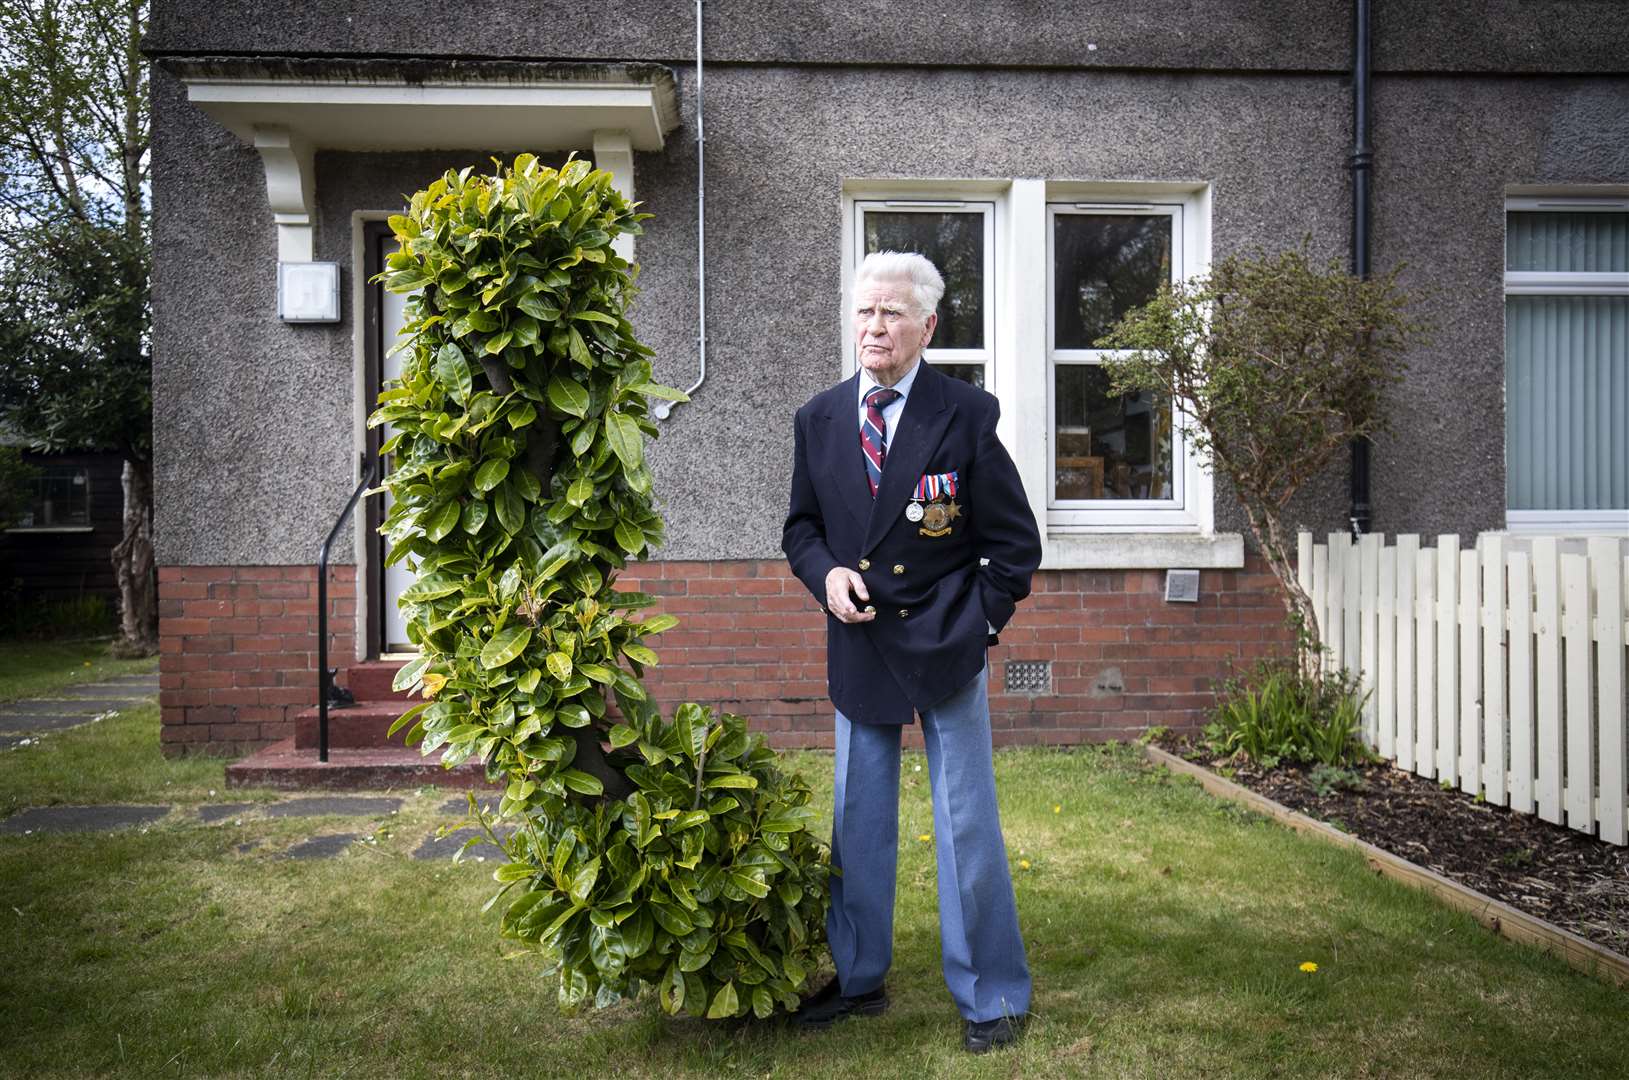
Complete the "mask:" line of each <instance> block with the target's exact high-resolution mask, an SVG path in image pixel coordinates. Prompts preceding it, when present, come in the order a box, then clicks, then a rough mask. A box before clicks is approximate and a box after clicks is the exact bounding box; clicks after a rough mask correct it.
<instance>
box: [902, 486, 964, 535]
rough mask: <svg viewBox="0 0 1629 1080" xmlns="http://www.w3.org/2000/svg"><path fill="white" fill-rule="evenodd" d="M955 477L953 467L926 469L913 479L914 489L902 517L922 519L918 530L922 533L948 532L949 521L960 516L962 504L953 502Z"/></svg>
mask: <svg viewBox="0 0 1629 1080" xmlns="http://www.w3.org/2000/svg"><path fill="white" fill-rule="evenodd" d="M956 479H957V477H956V473H955V472H954V471H952V472H947V473H929V474H927V475H925V476H923V477H922V478H921V479H920V480H918V481H917V482H916V492H915V493H914V494H913V495H912V496H911V504H910V505H909V506H907V507H906V508H905V517H906V519H907V520H909V521H910V522H912V523H913V524H914V523H916V522H918V521H920V522H921V523H922V528H921V529H919V530H917V531H918V532H920V533H921V534H922V535H923V536H945V535H948V534H949V532H950V523H951V522H952V521H954V520H956V519H957V518H958V517H960V516H961V512H962V508H961V507H960V506H958V505H956ZM923 500H927V505H926V506H923V505H922V502H923Z"/></svg>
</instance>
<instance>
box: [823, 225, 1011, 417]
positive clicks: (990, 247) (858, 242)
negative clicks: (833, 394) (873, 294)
mask: <svg viewBox="0 0 1629 1080" xmlns="http://www.w3.org/2000/svg"><path fill="white" fill-rule="evenodd" d="M995 211H996V204H995V202H994V201H993V200H992V199H989V198H985V199H949V198H944V197H943V196H941V197H938V198H919V199H905V198H894V199H857V200H855V202H854V206H853V215H854V238H853V244H854V246H853V249H852V250H853V251H854V253H855V260H854V261H853V262H852V264H851V265H852V268H853V269H856V270H857V269H858V267H859V262H860V261H862V260H864V258H865V215H866V214H868V213H872V212H878V213H888V214H945V213H950V214H980V215H982V216H983V218H984V223H983V224H984V303H983V308H984V335H983V336H984V347H983V348H980V349H948V348H941V347H939V346H935V345H929V346H928V348H927V349H925V350H923V353H922V358H923V359H924V360H926V361H927V362H928V363H930V364H979V365H982V366H983V368H984V388H985V389H986V390H988V391H989V392H990V393H992V394H993V393H996V388H995V337H996V310H995V308H996V288H995V277H996V269H995V267H996V258H995V251H996V225H995V218H996V213H995ZM845 295H846V296H852V290H845ZM847 314H849V311H848V310H845V315H847ZM850 337H851V339H852V335H850ZM858 364H859V354H858V352H857V351H856V349H855V344H854V342H853V341H852V340H850V341H849V348H848V368H847V370H848V371H850V372H852V371H853V370H854V369H855V368H856V367H857V366H858Z"/></svg>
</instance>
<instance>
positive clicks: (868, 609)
mask: <svg viewBox="0 0 1629 1080" xmlns="http://www.w3.org/2000/svg"><path fill="white" fill-rule="evenodd" d="M865 613H866V614H867V615H875V614H876V613H877V609H876V608H875V607H873V606H872V605H870V604H867V605H866V606H865Z"/></svg>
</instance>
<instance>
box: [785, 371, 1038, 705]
mask: <svg viewBox="0 0 1629 1080" xmlns="http://www.w3.org/2000/svg"><path fill="white" fill-rule="evenodd" d="M859 378H860V376H859V373H858V372H856V373H855V374H854V375H853V376H851V377H849V378H848V379H845V380H843V381H842V382H841V383H838V384H837V385H836V386H834V387H832V388H830V389H829V390H825V391H823V392H821V393H819V394H816V395H815V396H814V397H813V398H811V399H810V400H809V401H808V402H807V403H806V404H805V405H804V406H803V407H802V408H801V409H799V410H798V413H797V420H796V434H795V438H794V458H793V463H792V494H791V506H790V509H789V510H788V512H787V515H786V525H785V527H784V528H783V530H782V533H781V547H782V549H783V550H784V551H785V552H786V558H787V561H788V562H789V563H790V564H791V566H792V572H793V573H794V574H796V575H797V576H798V579H799V580H800V581H802V582H803V584H804V585H805V586H807V587H808V589H809V591H810V592H811V593H813V594H814V597H815V599H816V601H818V602H819V604H820V606H821V610H823V611H824V610H825V607H826V575H827V574H828V573H829V572H830V571H831V569H832V568H833V567H835V566H846V567H848V568H850V569H851V570H855V571H857V572H858V573H859V574H860V577H861V578H862V579H863V580H864V581H865V585H866V589H867V591H869V592H870V594H871V599H870V604H871V605H872V606H873V607H875V608H876V609H877V617H876V618H875V619H873V620H871V621H870V622H864V623H854V624H850V623H845V622H842V621H841V620H839V619H838V618H837V617H836V616H835V615H832V614H831V613H830V612H829V611H828V612H827V613H826V683H827V688H828V690H829V692H830V694H831V700H832V704H833V705H835V706H836V707H837V708H838V709H839V710H840V711H841V712H842V713H843V715H844V716H846V717H848V718H849V720H851V721H854V722H855V723H862V724H909V723H911V722H912V721H913V720H914V719H915V714H916V713H917V712H921V711H923V710H926V709H929V708H932V707H933V706H934V705H936V704H938V703H939V702H940V701H942V700H943V699H945V698H946V697H948V696H949V695H950V694H952V693H954V692H955V691H957V690H959V689H961V688H962V687H963V686H965V685H967V683H968V682H969V681H971V680H972V679H973V678H974V677H975V676H977V675H978V673H979V670H980V669H981V668H982V667H983V666H984V663H985V650H986V648H987V647H988V645H989V642H990V638H989V633H990V627H992V626H993V627H994V628H995V629H996V630H998V631H999V630H1000V629H1001V628H1002V627H1003V626H1005V625H1006V623H1007V620H1008V619H1010V618H1012V614H1013V610H1014V608H1015V607H1016V606H1017V604H1018V601H1020V600H1022V599H1023V598H1024V597H1026V596H1028V595H1029V591H1030V578H1031V576H1032V575H1033V574H1034V573H1035V568H1036V567H1037V566H1039V565H1040V562H1041V538H1040V534H1039V532H1038V531H1037V529H1036V527H1035V516H1034V515H1033V514H1032V513H1031V512H1030V508H1029V500H1028V499H1027V498H1026V497H1025V495H1024V486H1023V483H1022V481H1020V480H1019V478H1018V469H1017V468H1016V467H1015V466H1014V465H1013V462H1012V458H1011V457H1010V456H1009V455H1008V454H1007V451H1006V448H1005V447H1003V446H1002V445H1001V442H1000V440H999V439H997V438H996V420H997V418H998V417H999V416H1000V415H1001V406H1000V404H999V403H998V402H997V401H996V399H995V397H994V396H993V395H991V394H988V393H986V392H985V391H983V390H980V389H979V388H977V387H975V386H972V385H970V384H968V383H965V382H962V381H960V380H958V379H952V378H951V377H949V376H948V375H945V374H944V373H943V372H940V371H937V370H935V369H934V368H932V367H930V366H929V365H928V364H927V363H926V362H922V366H921V369H920V370H919V371H918V372H917V373H916V381H915V382H914V383H913V384H912V386H911V392H910V394H909V395H907V396H906V398H905V408H904V411H903V412H902V413H901V414H900V417H899V421H898V423H897V425H896V428H897V430H896V431H895V433H894V438H893V441H892V443H891V444H890V445H889V446H888V452H887V457H886V459H885V460H884V462H883V471H882V482H881V484H880V486H879V487H878V490H877V497H876V499H875V500H873V499H872V497H871V485H870V483H869V481H867V479H866V470H865V459H864V457H863V454H862V451H861V450H860V421H859V414H860V398H859ZM951 471H955V472H956V473H957V474H958V477H957V490H956V496H955V499H956V502H957V503H958V504H959V505H960V508H961V513H960V516H959V517H956V518H954V519H952V520H951V521H950V523H949V524H950V532H949V534H948V535H944V536H927V535H924V533H923V525H922V523H920V522H912V521H910V520H908V519H907V518H906V516H905V508H906V505H907V504H908V503H909V502H910V499H911V495H912V494H913V493H914V491H915V490H916V483H917V480H918V479H919V478H921V477H922V476H923V474H925V473H948V472H951ZM981 559H985V560H988V562H987V563H985V564H984V565H980V560H981Z"/></svg>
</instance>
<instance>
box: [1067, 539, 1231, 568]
mask: <svg viewBox="0 0 1629 1080" xmlns="http://www.w3.org/2000/svg"><path fill="white" fill-rule="evenodd" d="M1243 565H1244V536H1243V534H1241V533H1216V534H1214V535H1211V536H1194V535H1189V536H1184V535H1181V534H1177V533H1147V532H1144V533H1139V532H1123V533H1051V534H1049V535H1048V536H1047V537H1046V541H1045V546H1044V549H1043V552H1042V556H1041V569H1042V570H1165V569H1170V568H1181V569H1189V570H1195V569H1197V570H1237V569H1239V568H1240V567H1242V566H1243Z"/></svg>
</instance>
